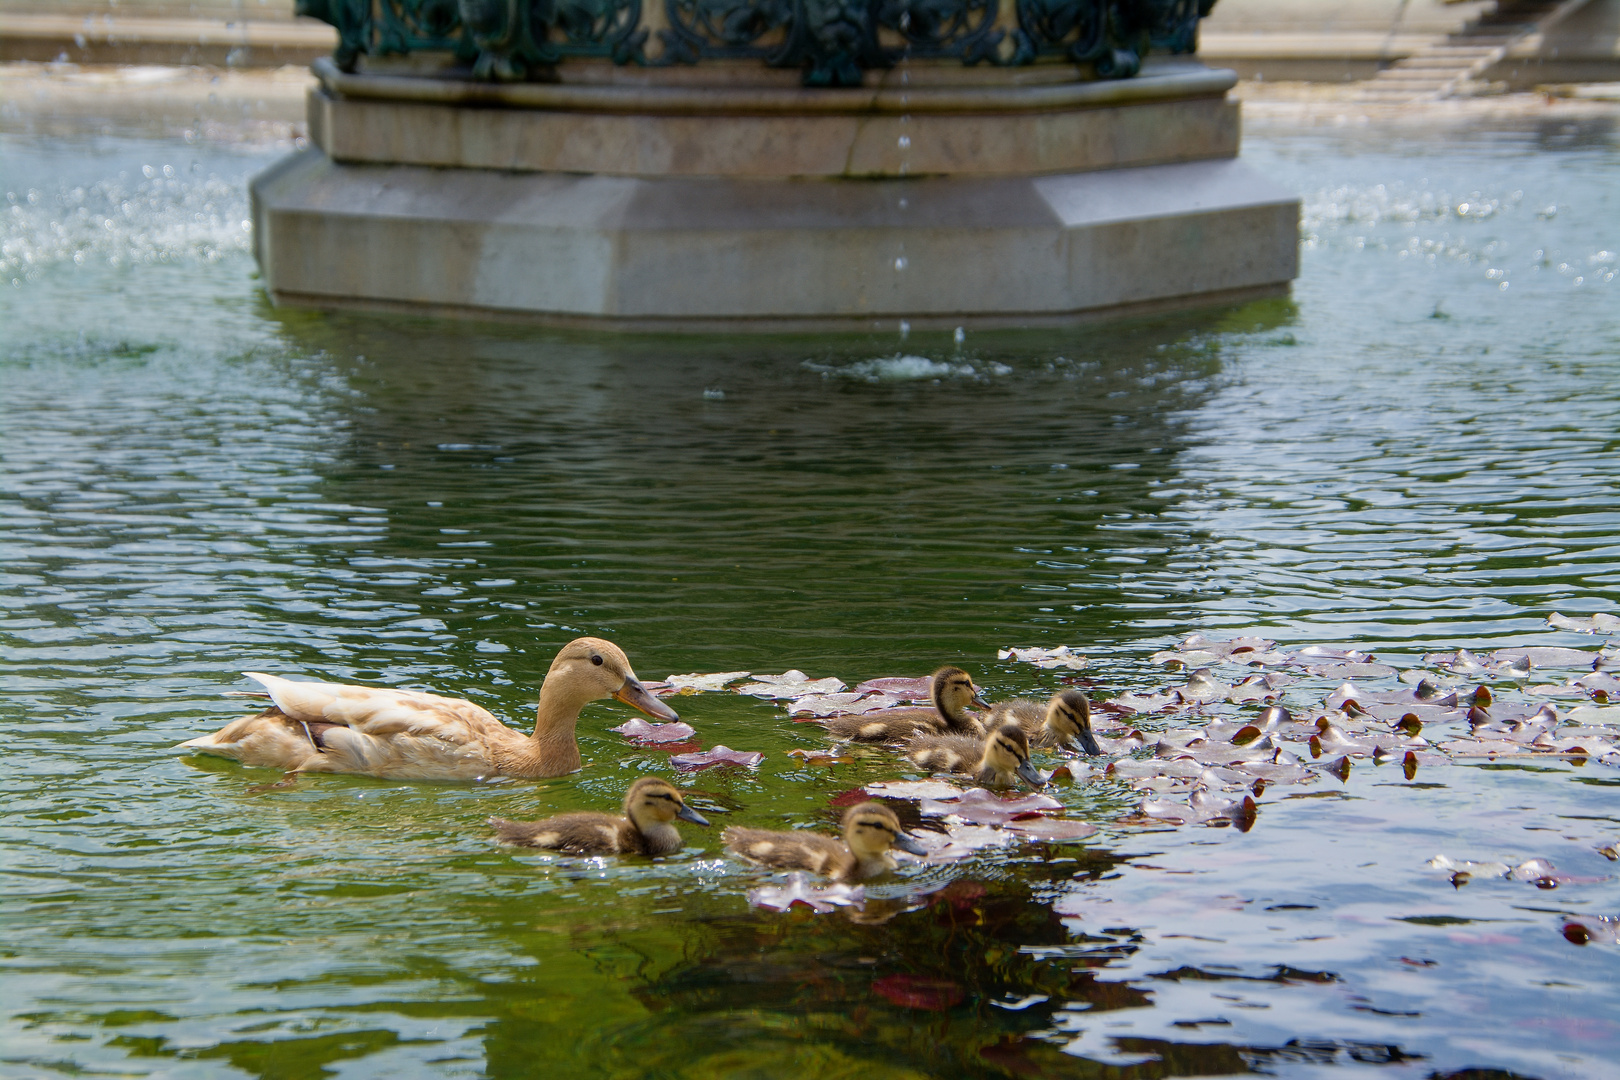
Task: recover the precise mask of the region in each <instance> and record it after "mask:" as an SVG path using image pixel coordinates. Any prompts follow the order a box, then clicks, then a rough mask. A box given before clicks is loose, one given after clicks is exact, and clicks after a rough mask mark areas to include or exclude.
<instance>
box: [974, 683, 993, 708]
mask: <svg viewBox="0 0 1620 1080" xmlns="http://www.w3.org/2000/svg"><path fill="white" fill-rule="evenodd" d="M971 704H972V705H973V707H974V708H975V709H988V708H989V707H990V703H989V702H988V701H986V700H984V691H983V690H980V689H979V688H978V687H977V686H975V687H974V688H973V701H972V702H971Z"/></svg>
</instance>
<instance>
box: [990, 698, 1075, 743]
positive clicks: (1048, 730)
mask: <svg viewBox="0 0 1620 1080" xmlns="http://www.w3.org/2000/svg"><path fill="white" fill-rule="evenodd" d="M1009 721H1011V722H1012V723H1015V724H1017V725H1018V726H1019V727H1021V728H1023V729H1024V734H1025V735H1027V736H1028V737H1029V744H1030V745H1031V746H1038V747H1043V748H1048V747H1054V746H1070V747H1074V748H1076V749H1078V750H1082V751H1084V752H1085V753H1087V754H1100V753H1102V747H1100V746H1098V745H1097V737H1096V736H1095V735H1093V734H1092V733H1091V701H1090V699H1088V698H1087V697H1086V695H1084V694H1082V693H1081V692H1080V691H1078V690H1064V691H1062V692H1060V693H1056V694H1053V695H1052V700H1051V701H1048V702H1047V703H1046V705H1045V707H1044V708H1043V707H1042V705H1041V703H1040V702H1038V701H1034V700H1032V699H1030V698H1014V699H1013V700H1011V701H1000V702H997V703H996V706H995V708H993V709H991V710H990V716H989V717H988V719H987V721H986V722H987V723H988V724H989V725H990V726H992V727H999V726H1000V725H1001V724H1004V723H1007V722H1009Z"/></svg>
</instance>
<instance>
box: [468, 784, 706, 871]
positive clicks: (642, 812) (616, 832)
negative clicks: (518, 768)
mask: <svg viewBox="0 0 1620 1080" xmlns="http://www.w3.org/2000/svg"><path fill="white" fill-rule="evenodd" d="M676 818H680V819H682V820H683V821H690V822H692V823H693V824H695V825H707V824H708V821H707V820H705V819H704V817H703V815H701V814H699V813H698V812H697V811H696V810H693V809H692V808H691V807H689V806H687V805H686V801H685V800H684V799H682V798H681V793H680V792H679V791H677V790H676V789H675V786H674V785H673V784H671V783H670V782H669V781H667V780H663V779H660V778H659V777H656V776H644V777H642V778H641V779H639V780H637V781H636V782H635V783H634V784H631V785H630V790H629V792H628V793H626V795H625V797H624V816H623V817H616V816H614V815H613V814H601V813H595V812H591V811H581V812H577V813H572V814H558V815H556V816H555V817H549V818H545V819H543V820H541V821H508V820H507V819H505V818H490V819H489V824H490V827H491V828H493V829H494V830H495V835H496V838H497V839H499V840H500V841H501V842H502V843H505V844H516V845H519V846H521V847H534V848H545V849H547V850H549V851H561V852H566V853H567V854H570V855H668V854H670V853H671V852H674V851H679V850H680V848H681V834H680V832H679V831H677V830H676V828H675V826H674V820H675V819H676Z"/></svg>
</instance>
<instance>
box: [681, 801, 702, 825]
mask: <svg viewBox="0 0 1620 1080" xmlns="http://www.w3.org/2000/svg"><path fill="white" fill-rule="evenodd" d="M675 816H676V817H678V818H680V819H681V820H682V821H690V822H691V823H692V824H694V825H707V824H708V823H709V819H708V818H706V817H704V816H703V815H702V814H700V813H698V812H697V811H696V810H694V809H692V808H691V807H690V806H687V805H686V804H685V803H681V808H680V809H679V810H677V811H675Z"/></svg>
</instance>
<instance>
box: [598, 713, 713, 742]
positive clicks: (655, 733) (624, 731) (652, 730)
mask: <svg viewBox="0 0 1620 1080" xmlns="http://www.w3.org/2000/svg"><path fill="white" fill-rule="evenodd" d="M608 730H609V731H613V732H617V733H618V734H620V735H623V736H624V737H625V738H627V739H632V740H634V741H636V742H639V743H672V742H680V741H681V740H682V739H685V738H688V737H690V736H692V735H695V734H697V731H696V729H695V728H693V727H692V725H691V724H685V723H682V722H681V721H679V720H677V721H676V722H675V723H673V724H649V723H648V722H647V721H645V720H643V719H641V718H640V717H636V718H633V719H631V720H628V721H626V722H625V723H622V724H620V725H619V726H618V727H616V728H608Z"/></svg>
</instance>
